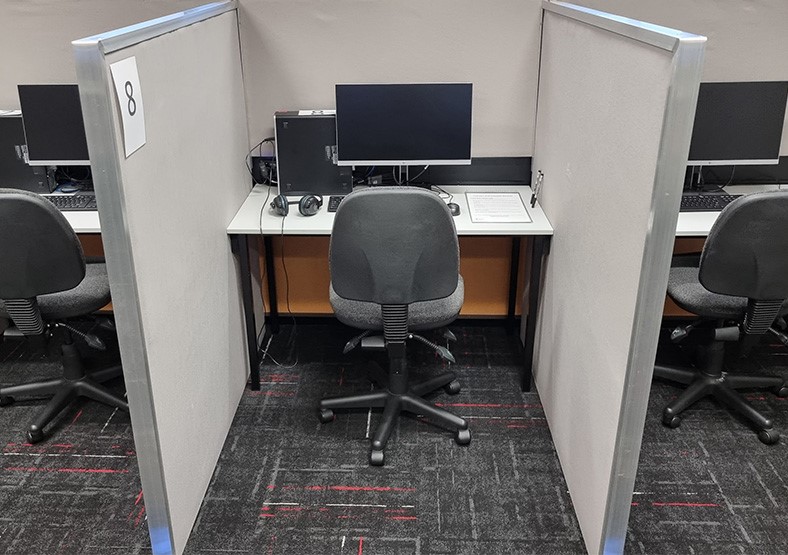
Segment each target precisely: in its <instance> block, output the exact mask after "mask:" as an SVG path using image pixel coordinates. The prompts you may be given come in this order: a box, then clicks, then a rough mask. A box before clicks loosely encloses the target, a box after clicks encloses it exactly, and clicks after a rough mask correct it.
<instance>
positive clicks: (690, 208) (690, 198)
mask: <svg viewBox="0 0 788 555" xmlns="http://www.w3.org/2000/svg"><path fill="white" fill-rule="evenodd" d="M740 196H741V195H721V194H719V193H717V194H705V195H704V194H702V193H699V194H697V193H696V194H684V195H682V196H681V210H680V211H681V212H719V211H720V210H722V209H723V208H725V207H726V206H728V205H729V204H730V203H731V202H733V201H734V200H736V199H737V198H739V197H740Z"/></svg>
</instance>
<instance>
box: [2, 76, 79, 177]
mask: <svg viewBox="0 0 788 555" xmlns="http://www.w3.org/2000/svg"><path fill="white" fill-rule="evenodd" d="M30 86H33V87H38V86H42V87H53V86H68V87H78V85H76V84H74V83H20V84H19V85H17V90H18V91H20V92H18V94H20V105H21V87H30ZM80 109H81V107H80ZM22 127H23V129H24V132H25V144H24V145H23V146H22V154H23V156H24V158H25V163H26V164H27V165H28V166H89V165H90V160H89V159H86V160H74V159H66V160H61V159H50V158H35V159H31V158H30V152H29V150H28V130H27V127H26V126H25V114H24V111H23V112H22ZM85 139H86V144H87V137H86V138H85Z"/></svg>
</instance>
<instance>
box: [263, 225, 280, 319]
mask: <svg viewBox="0 0 788 555" xmlns="http://www.w3.org/2000/svg"><path fill="white" fill-rule="evenodd" d="M263 245H264V247H265V274H266V281H267V282H268V304H269V305H270V306H269V307H268V323H269V324H270V326H271V333H279V306H278V305H277V303H276V272H275V271H274V245H273V241H272V240H271V236H270V235H266V236H264V237H263Z"/></svg>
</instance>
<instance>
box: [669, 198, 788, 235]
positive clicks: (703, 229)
mask: <svg viewBox="0 0 788 555" xmlns="http://www.w3.org/2000/svg"><path fill="white" fill-rule="evenodd" d="M779 188H780V185H729V186H728V187H725V192H726V193H730V194H732V195H746V194H748V193H757V192H760V191H776V190H778V189H779ZM719 215H720V213H719V212H679V221H678V223H677V224H676V237H706V236H707V235H708V234H709V231H710V230H711V226H712V225H714V222H715V221H716V220H717V217H718V216H719Z"/></svg>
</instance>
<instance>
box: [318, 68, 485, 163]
mask: <svg viewBox="0 0 788 555" xmlns="http://www.w3.org/2000/svg"><path fill="white" fill-rule="evenodd" d="M369 85H469V86H470V87H471V122H470V138H471V148H470V150H469V156H468V158H467V159H466V158H460V159H448V158H441V159H421V158H419V159H400V158H396V159H395V158H391V159H369V160H342V159H341V158H340V151H341V149H340V148H339V134H338V133H337V166H470V165H471V160H472V159H473V83H472V82H470V81H437V82H436V81H430V82H396V83H335V84H334V100H335V102H336V90H337V87H340V86H369ZM336 118H337V126H338V125H339V112H338V111H336Z"/></svg>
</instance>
